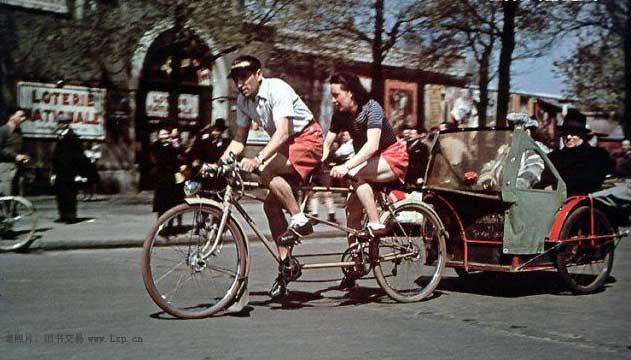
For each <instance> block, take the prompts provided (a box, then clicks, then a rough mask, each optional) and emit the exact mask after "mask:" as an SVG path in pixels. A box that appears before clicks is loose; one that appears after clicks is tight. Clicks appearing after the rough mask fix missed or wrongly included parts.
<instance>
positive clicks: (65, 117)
mask: <svg viewBox="0 0 631 360" xmlns="http://www.w3.org/2000/svg"><path fill="white" fill-rule="evenodd" d="M56 120H57V122H58V123H62V124H66V123H70V122H72V117H71V116H70V115H69V114H66V113H59V114H58V115H57V118H56Z"/></svg>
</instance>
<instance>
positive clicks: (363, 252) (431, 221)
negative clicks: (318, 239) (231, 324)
mask: <svg viewBox="0 0 631 360" xmlns="http://www.w3.org/2000/svg"><path fill="white" fill-rule="evenodd" d="M201 172H202V174H204V175H207V176H213V177H215V178H219V179H222V180H223V181H224V185H225V188H223V191H222V192H221V194H220V199H222V201H221V202H219V201H214V200H211V199H209V198H207V197H203V196H207V195H208V193H207V192H206V191H205V190H204V189H203V188H202V186H201V185H200V183H199V182H189V183H187V185H186V192H187V195H188V198H187V199H186V202H185V203H184V204H181V205H178V206H176V207H174V208H172V209H170V210H169V211H167V212H166V213H165V214H163V215H162V216H161V217H160V219H159V220H158V222H157V223H156V224H155V225H154V226H153V228H152V229H151V231H150V232H149V234H148V235H147V237H146V239H145V241H144V246H143V258H142V274H143V280H144V284H145V287H146V289H147V291H148V293H149V295H150V296H151V298H152V299H153V301H154V302H155V303H156V304H157V305H158V306H159V307H160V308H161V309H163V310H164V311H166V312H167V313H169V314H171V315H173V316H175V317H179V318H201V317H207V316H211V315H213V314H216V313H218V312H220V311H222V310H224V309H226V308H228V306H229V305H230V304H232V303H233V302H234V301H235V300H237V299H238V296H240V294H241V291H243V289H244V287H245V286H246V285H247V281H248V276H249V270H250V261H251V259H250V249H249V246H248V240H247V237H246V233H245V231H244V229H243V226H242V225H241V224H240V223H239V222H238V221H237V219H236V217H235V216H234V213H235V212H236V213H239V214H240V215H241V216H242V217H243V218H244V219H245V221H246V222H247V223H248V225H249V226H250V228H251V229H252V230H253V231H254V233H255V235H256V237H257V238H258V239H259V240H260V241H261V243H262V244H263V245H264V246H265V248H266V249H267V250H268V252H269V254H270V255H271V256H273V257H274V259H275V260H276V262H277V263H279V264H280V263H281V260H280V258H279V255H278V253H277V250H276V246H275V243H274V242H273V241H272V240H270V239H268V238H267V237H266V236H265V235H263V233H262V232H261V230H260V229H259V227H258V226H257V225H256V224H255V222H254V221H253V219H252V218H251V217H250V216H249V215H248V213H247V212H246V211H245V210H244V208H243V206H242V205H241V204H240V202H239V201H240V200H241V199H242V198H249V199H255V200H259V201H263V199H262V198H259V197H257V196H256V195H254V194H252V193H249V192H248V191H246V189H251V188H257V187H259V186H260V185H259V184H258V183H252V182H246V181H244V180H243V178H242V176H241V171H240V169H239V166H238V164H237V162H236V161H235V160H234V159H232V161H229V162H228V163H226V164H223V165H221V166H218V167H208V166H205V167H203V168H202V170H201ZM300 190H301V191H302V192H303V193H304V194H305V196H304V199H303V201H302V202H301V204H302V207H303V208H304V206H305V203H306V202H307V201H308V198H309V196H310V194H312V193H314V192H318V191H336V192H337V191H345V192H347V191H352V189H350V190H349V189H347V188H325V187H315V186H304V187H301V189H300ZM202 195H203V196H202ZM377 201H378V203H379V204H380V207H381V211H382V212H381V220H382V223H383V224H386V226H387V227H388V228H389V229H390V234H389V236H386V237H382V238H362V237H360V236H358V234H359V231H357V230H355V229H351V228H348V227H346V226H343V225H338V224H337V223H333V222H329V221H325V220H320V219H318V218H316V217H313V216H309V215H307V216H308V217H309V218H310V219H311V220H312V221H314V222H319V223H323V224H326V225H328V226H331V227H334V228H337V229H339V230H340V231H341V232H343V233H344V234H347V235H348V236H351V237H354V238H355V240H356V241H355V244H354V245H352V246H350V247H349V248H348V249H347V250H346V251H345V252H344V253H343V254H341V255H342V257H341V260H340V261H339V262H333V263H309V264H300V263H299V262H298V260H294V261H295V263H294V264H295V266H292V268H293V270H295V267H299V268H300V269H301V270H307V269H322V268H333V267H340V268H342V270H343V272H344V273H345V275H346V276H348V277H351V278H355V279H357V278H360V277H362V276H364V275H366V274H368V273H369V272H370V271H371V270H372V271H373V273H374V275H375V278H376V280H377V282H378V284H379V285H380V287H381V288H383V290H384V291H385V293H386V294H387V295H388V296H390V297H391V298H392V299H394V300H396V301H399V302H413V301H420V300H422V299H425V298H427V297H428V296H430V295H431V294H432V292H433V291H434V289H435V288H436V286H437V285H438V283H439V281H440V278H441V275H442V271H443V269H444V266H445V262H446V257H445V251H446V250H445V249H446V248H445V231H444V227H443V224H442V222H441V220H440V219H439V218H438V216H437V215H436V213H435V212H434V210H433V209H431V208H430V207H428V206H427V205H425V204H423V203H421V202H420V201H415V200H405V201H400V202H396V203H393V202H391V201H390V200H388V198H387V196H386V193H385V192H384V190H380V191H378V196H377ZM177 217H181V218H182V224H183V225H182V226H179V227H177V228H175V229H174V228H172V227H169V223H171V222H173V221H172V220H173V219H175V218H177ZM294 259H295V258H294ZM282 274H283V276H285V277H287V279H288V280H292V279H291V277H292V276H295V271H286V272H283V273H282Z"/></svg>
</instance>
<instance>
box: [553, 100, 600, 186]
mask: <svg viewBox="0 0 631 360" xmlns="http://www.w3.org/2000/svg"><path fill="white" fill-rule="evenodd" d="M586 124H587V119H586V117H585V115H583V114H582V113H580V112H579V111H578V110H575V109H570V110H569V111H568V113H567V114H566V115H565V119H564V120H563V125H561V126H558V127H557V131H558V132H559V134H560V135H561V139H562V141H563V145H564V146H563V148H562V149H557V150H554V151H552V152H550V153H549V154H548V157H549V158H550V161H551V162H552V164H553V165H554V167H555V168H556V170H557V171H558V172H559V175H560V176H561V178H562V179H563V181H564V182H565V185H566V186H567V196H572V195H587V194H590V193H593V192H595V191H597V190H599V189H600V187H601V186H602V184H603V182H604V181H605V176H606V175H607V174H608V173H609V172H610V170H611V169H610V162H609V154H608V153H607V151H606V150H605V149H603V148H600V147H595V146H591V145H590V144H589V143H588V142H587V139H588V137H589V134H590V130H589V129H588V128H587V125H586ZM544 176H546V177H544V178H545V179H547V178H548V177H547V176H549V175H547V172H546V173H544Z"/></svg>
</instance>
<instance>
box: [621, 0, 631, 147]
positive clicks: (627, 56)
mask: <svg viewBox="0 0 631 360" xmlns="http://www.w3.org/2000/svg"><path fill="white" fill-rule="evenodd" d="M624 30H625V32H624V115H623V129H624V136H625V138H627V139H629V138H631V0H627V13H626V26H625V28H624Z"/></svg>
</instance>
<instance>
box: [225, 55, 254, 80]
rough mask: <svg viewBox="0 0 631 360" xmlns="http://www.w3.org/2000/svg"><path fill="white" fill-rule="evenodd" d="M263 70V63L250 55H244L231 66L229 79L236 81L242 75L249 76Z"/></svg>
mask: <svg viewBox="0 0 631 360" xmlns="http://www.w3.org/2000/svg"><path fill="white" fill-rule="evenodd" d="M260 68H261V62H260V61H259V59H257V58H255V57H254V56H250V55H242V56H239V57H237V58H236V59H234V61H233V62H232V65H231V66H230V73H229V74H228V78H230V79H234V78H236V77H238V76H239V75H242V74H249V73H253V72H255V71H257V70H258V69H260Z"/></svg>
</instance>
